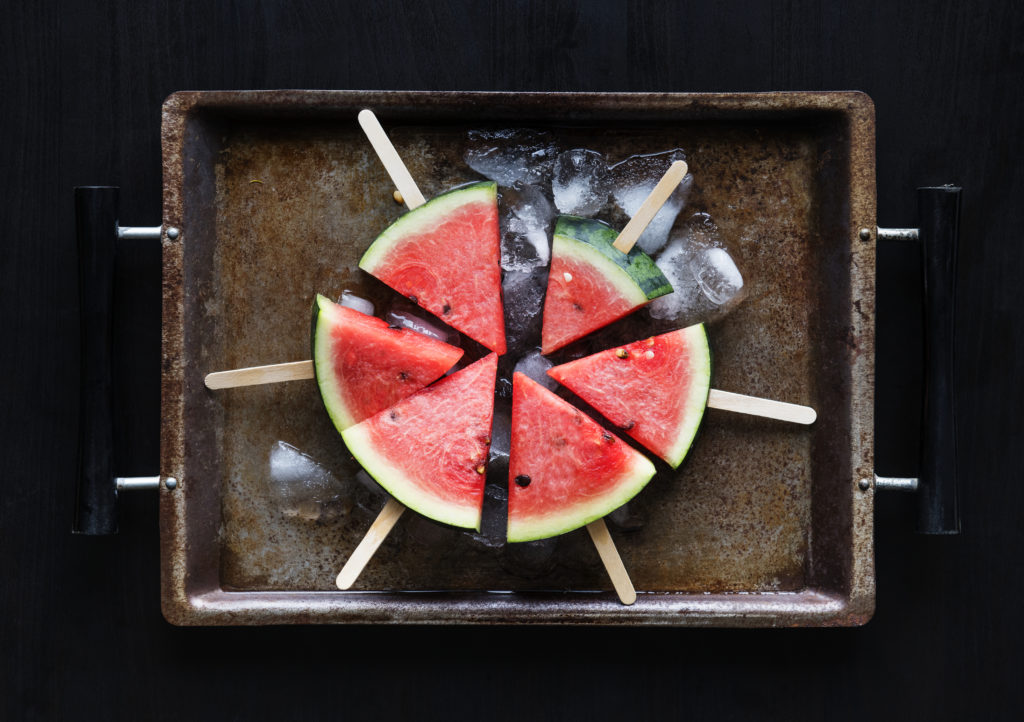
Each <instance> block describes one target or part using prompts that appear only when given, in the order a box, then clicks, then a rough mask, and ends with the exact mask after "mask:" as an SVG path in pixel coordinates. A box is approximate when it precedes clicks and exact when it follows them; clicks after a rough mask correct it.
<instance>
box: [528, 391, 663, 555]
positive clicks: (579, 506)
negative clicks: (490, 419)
mask: <svg viewBox="0 0 1024 722" xmlns="http://www.w3.org/2000/svg"><path fill="white" fill-rule="evenodd" d="M654 471H655V469H654V465H653V464H652V463H651V462H650V461H648V460H647V458H645V457H644V456H643V454H640V453H639V452H637V451H636V450H635V449H633V448H632V447H631V446H629V445H628V444H626V443H624V442H623V441H622V440H621V439H619V438H618V437H616V436H615V435H614V434H611V433H609V432H608V431H606V430H605V429H603V428H602V427H601V426H600V425H599V424H598V423H597V422H596V421H594V420H593V419H591V418H590V417H588V416H587V415H585V414H584V413H583V412H582V411H580V410H579V409H577V408H575V407H574V406H572V404H570V403H568V402H567V401H565V400H563V399H561V398H559V397H558V396H556V395H555V394H553V393H551V392H550V391H548V390H547V389H546V388H544V387H543V386H541V385H540V384H538V383H537V382H536V381H533V380H532V379H530V378H529V377H527V376H525V375H523V374H520V373H516V374H514V376H513V382H512V444H511V447H510V454H509V492H508V540H509V541H510V542H522V541H532V540H534V539H545V538H547V537H552V536H556V535H558V534H564V533H566V532H569V531H572V530H573V529H578V528H579V527H581V526H584V525H586V524H589V523H590V522H592V521H594V520H595V519H599V518H601V517H603V516H605V515H606V514H608V513H609V512H612V511H614V510H615V509H617V508H618V507H620V506H622V505H623V504H625V503H626V502H627V501H629V500H630V499H632V498H633V497H634V496H635V495H636V494H637V492H639V491H640V490H641V489H643V488H644V486H646V485H647V482H648V481H650V480H651V477H652V476H654Z"/></svg>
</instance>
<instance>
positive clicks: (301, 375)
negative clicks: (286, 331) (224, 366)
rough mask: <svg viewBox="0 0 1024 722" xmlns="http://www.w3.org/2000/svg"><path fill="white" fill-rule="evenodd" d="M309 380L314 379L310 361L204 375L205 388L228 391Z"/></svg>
mask: <svg viewBox="0 0 1024 722" xmlns="http://www.w3.org/2000/svg"><path fill="white" fill-rule="evenodd" d="M311 378H314V375H313V362H312V361H291V362H289V363H283V364H270V365H269V366H250V367H249V368H244V369H232V370H231V371H214V372H213V373H210V374H206V388H208V389H230V388H234V387H236V386H256V385H258V384H276V383H278V382H280V381H301V380H303V379H311Z"/></svg>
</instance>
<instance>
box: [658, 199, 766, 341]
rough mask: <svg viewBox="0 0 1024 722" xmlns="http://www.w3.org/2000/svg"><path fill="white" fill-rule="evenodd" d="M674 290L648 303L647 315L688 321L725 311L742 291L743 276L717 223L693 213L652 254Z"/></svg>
mask: <svg viewBox="0 0 1024 722" xmlns="http://www.w3.org/2000/svg"><path fill="white" fill-rule="evenodd" d="M655 263H656V264H657V266H658V268H660V269H661V271H662V273H664V274H665V277H666V278H668V281H669V283H671V284H672V288H673V289H674V291H673V292H672V293H670V294H668V295H666V296H661V297H660V298H656V299H654V300H653V301H652V302H651V303H650V305H649V306H648V312H649V313H650V315H651V317H652V318H655V319H659V320H666V321H672V322H673V323H675V324H677V325H680V326H688V325H691V324H693V323H697V322H699V321H711V320H714V319H716V318H719V317H721V316H722V315H724V314H726V313H728V312H729V311H730V310H731V309H732V308H733V307H735V306H736V305H737V304H738V303H739V302H740V301H741V300H742V299H743V297H744V295H745V294H746V288H745V286H744V282H743V275H742V273H741V272H740V270H739V267H738V265H737V263H736V261H735V260H734V259H733V257H732V256H731V255H730V254H729V251H728V250H727V249H726V247H725V243H724V241H723V239H722V237H721V234H720V232H719V230H718V226H717V225H716V224H715V222H714V221H713V220H712V219H711V217H710V216H709V215H708V214H706V213H696V214H694V215H693V216H692V217H690V218H689V219H688V220H687V221H686V223H685V224H684V225H683V227H682V229H681V231H680V232H679V233H678V234H677V235H675V236H674V237H673V238H672V240H671V241H670V242H669V244H668V245H667V246H666V247H665V249H664V250H663V251H662V252H661V254H660V255H658V257H657V258H656V259H655Z"/></svg>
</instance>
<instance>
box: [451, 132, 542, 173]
mask: <svg viewBox="0 0 1024 722" xmlns="http://www.w3.org/2000/svg"><path fill="white" fill-rule="evenodd" d="M464 158H465V160H466V164H467V165H468V166H469V167H470V168H472V169H473V170H475V171H476V172H477V173H479V174H480V175H482V176H484V177H486V178H490V179H491V180H493V181H496V182H497V183H498V185H502V186H510V185H512V184H513V183H515V182H516V181H521V182H523V183H540V182H541V181H542V180H545V179H546V178H547V177H548V176H549V175H550V173H551V166H552V165H553V163H554V160H555V144H554V141H553V140H552V138H551V136H550V135H549V134H547V133H542V132H538V131H535V130H518V129H505V130H471V131H469V144H468V146H467V148H466V153H465V155H464Z"/></svg>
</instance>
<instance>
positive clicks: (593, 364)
mask: <svg viewBox="0 0 1024 722" xmlns="http://www.w3.org/2000/svg"><path fill="white" fill-rule="evenodd" d="M548 375H549V376H551V377H552V378H554V379H555V380H556V381H558V382H559V383H562V384H565V385H566V386H568V387H569V388H570V389H572V391H573V392H575V393H576V395H578V396H579V397H580V398H581V399H583V400H584V401H586V402H587V403H588V404H590V405H591V406H593V407H594V408H595V409H597V410H598V411H599V412H601V413H602V414H603V415H604V416H605V417H606V418H607V419H608V420H609V421H611V422H612V423H613V424H615V425H616V426H618V427H619V428H620V429H622V430H623V431H625V432H626V433H627V434H629V435H630V436H632V437H633V438H634V439H636V440H637V441H639V442H640V443H641V444H643V445H644V446H645V447H647V448H648V449H650V450H651V451H653V452H654V453H655V454H657V455H658V456H660V457H661V458H662V459H664V460H665V461H667V462H668V463H669V464H671V465H672V467H673V468H675V467H678V466H679V464H681V463H682V461H683V458H684V457H685V456H686V452H687V451H689V449H690V444H692V443H693V437H694V436H695V435H696V433H697V428H698V427H699V426H700V421H701V419H702V418H703V416H704V409H705V407H706V406H707V403H708V392H709V391H710V388H711V352H710V350H709V348H708V337H707V334H706V333H705V331H704V325H703V324H697V325H696V326H690V327H689V328H681V329H679V330H678V331H671V332H670V333H665V334H661V335H660V336H653V337H652V338H648V339H644V340H643V341H636V342H634V343H631V344H628V345H626V346H620V347H618V348H613V349H608V350H606V351H600V352H598V353H596V354H593V355H591V356H586V357H584V358H581V359H577V360H576V361H570V362H569V363H566V364H562V365H561V366H555V367H554V368H552V369H548Z"/></svg>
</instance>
